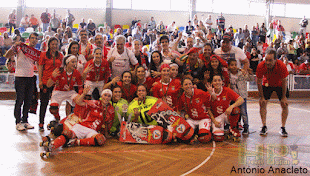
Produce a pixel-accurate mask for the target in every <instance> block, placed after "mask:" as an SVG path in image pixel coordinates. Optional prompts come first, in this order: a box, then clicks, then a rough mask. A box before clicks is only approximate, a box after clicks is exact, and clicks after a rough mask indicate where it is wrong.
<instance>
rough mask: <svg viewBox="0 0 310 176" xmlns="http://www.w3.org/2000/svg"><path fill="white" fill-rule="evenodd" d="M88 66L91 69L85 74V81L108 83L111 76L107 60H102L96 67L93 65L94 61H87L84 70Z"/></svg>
mask: <svg viewBox="0 0 310 176" xmlns="http://www.w3.org/2000/svg"><path fill="white" fill-rule="evenodd" d="M88 65H92V66H93V69H92V70H91V71H90V72H89V73H88V74H87V76H86V80H88V81H93V82H96V81H104V82H105V83H106V82H107V81H108V79H109V77H110V76H111V70H110V67H109V63H108V61H107V60H105V59H102V60H101V64H100V65H96V64H95V63H94V59H92V60H90V61H88V62H87V63H86V65H85V68H86V67H87V66H88Z"/></svg>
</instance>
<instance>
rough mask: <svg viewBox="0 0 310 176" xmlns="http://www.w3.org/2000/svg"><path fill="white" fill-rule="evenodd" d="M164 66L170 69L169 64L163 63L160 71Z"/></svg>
mask: <svg viewBox="0 0 310 176" xmlns="http://www.w3.org/2000/svg"><path fill="white" fill-rule="evenodd" d="M164 68H169V69H170V65H169V64H163V65H161V66H160V71H161V70H162V69H164Z"/></svg>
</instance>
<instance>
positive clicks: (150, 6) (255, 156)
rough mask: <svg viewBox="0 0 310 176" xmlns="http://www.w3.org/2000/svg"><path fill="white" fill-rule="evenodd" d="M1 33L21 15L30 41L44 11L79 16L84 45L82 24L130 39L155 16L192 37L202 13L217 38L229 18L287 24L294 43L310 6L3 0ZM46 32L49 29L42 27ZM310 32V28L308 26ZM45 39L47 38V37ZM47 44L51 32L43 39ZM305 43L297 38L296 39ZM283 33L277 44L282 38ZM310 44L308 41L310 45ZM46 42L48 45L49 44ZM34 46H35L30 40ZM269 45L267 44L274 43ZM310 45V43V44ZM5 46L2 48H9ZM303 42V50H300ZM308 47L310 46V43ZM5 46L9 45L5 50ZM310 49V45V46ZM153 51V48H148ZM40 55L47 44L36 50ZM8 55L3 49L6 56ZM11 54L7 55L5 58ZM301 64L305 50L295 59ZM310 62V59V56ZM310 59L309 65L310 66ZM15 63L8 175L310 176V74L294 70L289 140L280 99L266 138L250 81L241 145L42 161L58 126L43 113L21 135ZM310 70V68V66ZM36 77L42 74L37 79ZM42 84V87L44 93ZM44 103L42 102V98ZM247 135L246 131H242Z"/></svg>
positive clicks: (1, 73)
mask: <svg viewBox="0 0 310 176" xmlns="http://www.w3.org/2000/svg"><path fill="white" fill-rule="evenodd" d="M1 2H2V3H1V4H2V6H1V7H0V10H1V14H0V32H1V37H2V36H3V34H4V33H6V32H7V33H8V32H9V28H10V26H9V24H8V16H9V14H10V13H11V11H12V9H15V10H16V17H17V21H16V25H17V27H15V28H14V30H16V29H19V31H20V32H21V38H24V39H25V43H27V38H28V37H29V35H30V34H31V32H34V31H37V32H40V31H39V29H33V28H32V27H19V23H20V21H21V19H22V18H23V17H24V16H25V15H26V14H28V15H29V16H30V15H31V14H33V15H34V16H36V17H37V18H38V19H39V21H40V16H41V13H42V12H45V11H46V9H48V12H49V13H50V14H53V13H55V14H56V15H57V18H59V19H62V18H65V17H66V15H67V10H68V9H69V10H70V13H72V14H73V15H74V16H75V21H74V22H73V26H72V38H73V39H78V38H79V36H78V30H79V23H80V22H81V21H82V20H81V19H85V20H86V22H87V21H88V19H92V20H93V22H94V23H95V24H96V25H97V27H106V26H109V27H110V29H111V32H110V31H109V34H108V35H109V36H108V38H109V39H108V40H111V41H113V34H114V33H116V31H117V29H118V28H121V30H123V32H124V33H126V32H127V31H128V29H129V28H131V25H132V21H133V20H138V21H139V22H140V23H141V25H142V26H143V24H147V23H149V21H150V19H151V17H154V19H155V21H156V23H158V24H159V22H160V21H162V22H163V24H164V25H165V27H166V28H167V26H168V25H170V24H171V23H172V22H173V21H175V24H176V26H177V30H178V32H181V33H185V30H186V29H185V28H186V26H187V25H188V21H189V20H193V19H194V16H195V15H196V16H197V18H198V20H202V21H203V22H204V21H205V20H206V19H207V18H208V16H209V15H211V16H212V21H213V24H212V28H211V29H212V31H213V32H214V33H216V19H217V18H218V17H219V16H221V14H222V16H223V17H225V20H224V21H225V26H226V28H229V27H230V26H232V27H233V30H232V32H233V33H236V32H237V31H238V28H244V26H245V25H247V26H248V27H249V30H251V29H252V26H256V25H257V24H259V25H261V24H262V23H265V24H266V28H268V26H267V24H270V23H273V22H275V21H277V22H278V21H280V23H281V25H282V26H283V27H284V28H285V30H284V31H282V32H283V33H282V37H283V38H282V41H283V42H285V43H288V42H289V41H290V40H293V39H295V40H296V41H297V38H298V36H299V34H300V33H302V31H301V24H300V22H301V20H302V19H306V18H309V19H310V12H309V10H308V9H309V8H310V0H234V1H231V0H216V1H215V0H157V1H150V0H145V1H141V0H101V1H99V0H88V1H82V0H75V1H73V0H67V1H61V0H53V1H49V2H47V1H38V0H10V1H5V0H1ZM38 28H43V24H42V22H40V23H39V26H38ZM304 30H305V34H306V35H307V34H308V32H309V28H308V29H307V28H305V29H304ZM39 35H40V34H39ZM42 37H43V38H44V33H42ZM296 37H297V38H296ZM277 38H278V34H276V33H274V38H273V39H271V41H269V42H274V43H275V41H276V40H277ZM307 39H308V38H306V39H305V40H307ZM42 41H43V39H42ZM28 43H29V40H28ZM266 43H267V42H266ZM309 43H310V39H309ZM1 44H2V43H1V40H0V45H1ZM297 45H298V44H296V48H298V47H297ZM306 45H307V44H306ZM2 46H4V45H1V48H2ZM309 46H310V45H309ZM147 47H148V48H150V47H151V46H150V45H148V46H147ZM36 48H37V49H38V50H40V49H41V45H38V46H36ZM1 52H2V50H1ZM2 55H3V54H2ZM294 55H295V57H296V59H297V58H298V60H302V59H300V57H301V56H302V54H301V55H300V56H299V57H298V56H297V49H296V52H295V53H294ZM308 60H309V61H310V59H309V57H308ZM308 60H307V61H306V62H305V63H306V64H307V63H308ZM6 62H7V58H5V57H3V56H1V58H0V113H1V114H2V118H1V119H2V123H1V125H0V126H1V127H0V134H2V135H1V136H2V142H1V145H2V146H1V149H2V150H1V151H0V154H1V156H2V157H1V159H0V168H1V171H2V175H8V176H9V175H23V176H24V175H27V176H28V175H29V176H41V175H109V176H110V175H134V176H140V175H148V176H151V175H169V176H170V175H184V176H185V175H193V176H206V175H208V176H217V175H218V176H222V175H223V176H227V175H251V176H252V175H272V176H273V175H279V176H282V175H292V176H293V175H294V176H295V175H305V176H306V175H310V120H309V117H310V77H309V74H310V72H309V74H297V73H295V72H294V73H293V72H290V74H289V76H288V77H287V88H288V91H289V98H288V109H289V114H288V118H287V121H286V126H285V127H286V131H287V132H288V136H287V137H282V136H281V134H279V130H280V127H281V111H282V108H281V104H280V102H279V100H278V98H277V95H276V93H273V94H272V96H271V99H270V101H269V102H268V107H267V126H268V134H267V135H265V136H264V135H260V131H261V127H262V121H261V116H260V105H259V93H258V87H257V84H256V81H255V80H256V77H255V76H254V77H255V80H254V81H250V82H247V91H248V93H249V95H248V98H247V113H248V121H249V133H248V134H247V135H242V134H241V138H240V141H239V142H237V141H234V140H233V139H229V138H225V140H224V141H223V142H215V141H213V140H211V141H210V142H208V143H205V144H202V143H199V142H198V141H195V142H193V143H192V144H184V143H176V142H172V143H169V144H156V145H153V144H129V143H122V142H120V141H119V140H118V139H117V138H111V139H107V141H106V143H105V144H104V145H103V146H100V147H98V146H96V147H95V146H92V147H88V146H87V147H86V146H75V147H64V148H63V147H61V148H59V149H58V150H56V151H55V152H53V153H52V155H53V156H51V157H40V154H41V153H42V152H43V148H42V147H40V146H39V144H40V142H41V140H42V139H41V138H42V137H43V136H46V135H49V134H50V130H47V128H46V125H47V124H48V123H49V122H50V121H52V120H54V116H53V115H52V114H51V113H50V112H49V111H48V110H47V112H46V117H45V126H44V129H45V130H44V131H39V126H38V124H39V116H38V114H39V107H38V109H37V110H36V114H33V113H29V117H28V122H29V124H31V125H33V126H34V129H28V130H24V131H18V130H16V128H15V118H14V106H15V99H16V94H15V84H14V81H15V78H14V73H12V72H10V71H9V70H8V68H7V63H6ZM309 70H310V66H309ZM35 75H38V74H37V73H35ZM38 86H39V81H37V87H38ZM38 103H39V104H40V100H38ZM65 108H66V107H65V103H64V102H63V103H62V104H61V105H60V107H59V114H60V117H61V118H64V117H65V116H66V113H65ZM241 132H242V130H241Z"/></svg>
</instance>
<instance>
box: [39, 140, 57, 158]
mask: <svg viewBox="0 0 310 176" xmlns="http://www.w3.org/2000/svg"><path fill="white" fill-rule="evenodd" d="M40 145H41V144H40ZM42 147H43V148H44V152H41V153H40V156H41V158H44V157H46V158H50V157H51V156H53V155H54V154H55V152H54V151H53V148H54V146H53V143H52V141H50V140H47V141H46V142H44V143H42Z"/></svg>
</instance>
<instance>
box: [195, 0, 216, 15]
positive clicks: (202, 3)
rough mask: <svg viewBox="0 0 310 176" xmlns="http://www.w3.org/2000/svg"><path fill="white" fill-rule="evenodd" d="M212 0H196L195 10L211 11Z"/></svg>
mask: <svg viewBox="0 0 310 176" xmlns="http://www.w3.org/2000/svg"><path fill="white" fill-rule="evenodd" d="M212 6H213V4H212V0H196V10H197V11H198V12H212V11H213V10H212Z"/></svg>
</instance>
